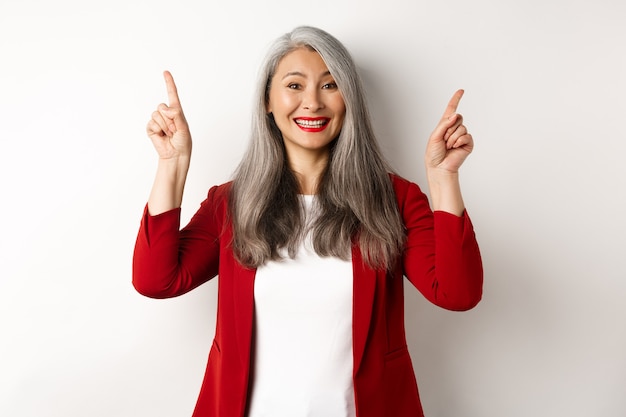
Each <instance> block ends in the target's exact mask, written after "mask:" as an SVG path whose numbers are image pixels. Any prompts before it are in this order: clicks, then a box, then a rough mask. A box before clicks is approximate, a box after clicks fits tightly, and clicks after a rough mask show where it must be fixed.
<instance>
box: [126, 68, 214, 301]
mask: <svg viewBox="0 0 626 417" xmlns="http://www.w3.org/2000/svg"><path fill="white" fill-rule="evenodd" d="M164 77H165V84H166V86H167V93H168V99H169V105H166V104H160V105H159V106H158V107H157V110H156V111H155V112H154V113H152V118H151V119H150V121H149V122H148V126H147V128H146V130H147V133H148V136H149V137H150V139H151V140H152V143H153V145H154V147H155V149H156V151H157V153H158V155H159V162H158V167H157V172H156V176H155V180H154V184H153V187H152V191H151V193H150V197H149V199H148V204H147V206H146V209H145V211H144V216H143V219H142V222H141V227H140V229H139V233H138V235H137V241H136V244H135V251H134V256H133V285H134V286H135V288H136V289H137V291H139V292H140V293H141V294H144V295H146V296H149V297H155V298H165V297H174V296H177V295H180V294H183V293H185V292H187V291H190V290H191V289H193V288H195V287H197V286H198V285H200V284H202V283H203V282H205V281H206V280H208V279H210V278H212V277H213V276H215V274H216V273H217V265H218V254H219V244H218V240H217V235H218V234H217V233H216V232H215V230H216V228H217V226H216V221H215V219H216V217H215V216H213V215H212V213H214V210H215V207H214V205H213V198H212V196H213V191H211V192H209V197H208V198H207V200H206V201H205V202H204V203H203V204H202V207H201V208H200V210H199V211H198V213H196V215H195V216H194V218H193V219H192V221H191V222H190V223H189V225H188V226H187V227H185V229H183V230H182V231H179V228H180V205H181V202H182V197H183V189H184V187H185V180H186V178H187V171H188V169H189V161H190V158H191V134H190V133H189V126H188V125H187V121H186V120H185V116H184V114H183V111H182V107H181V105H180V100H179V98H178V92H177V89H176V84H175V83H174V79H173V78H172V75H171V74H170V73H169V72H167V71H166V72H165V73H164Z"/></svg>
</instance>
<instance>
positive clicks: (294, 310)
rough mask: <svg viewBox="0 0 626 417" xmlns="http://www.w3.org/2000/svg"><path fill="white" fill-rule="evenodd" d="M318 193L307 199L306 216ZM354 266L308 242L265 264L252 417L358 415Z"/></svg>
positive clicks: (260, 277)
mask: <svg viewBox="0 0 626 417" xmlns="http://www.w3.org/2000/svg"><path fill="white" fill-rule="evenodd" d="M313 197H314V196H302V198H303V201H304V206H305V209H306V213H307V217H308V218H309V221H310V217H311V216H313V215H314V211H315V210H314V205H313V201H314V198H313ZM352 282H353V274H352V263H351V262H350V261H344V260H341V259H338V258H332V257H320V256H318V255H317V254H316V253H315V251H314V250H313V248H312V245H311V242H310V239H309V238H308V237H307V238H306V239H304V242H303V244H302V245H301V247H300V249H299V251H298V253H297V255H296V257H295V259H290V258H289V257H285V259H283V260H281V261H273V262H268V263H267V264H266V265H264V266H262V267H259V268H258V269H257V272H256V278H255V284H254V300H255V341H254V342H255V343H254V348H253V365H252V373H251V378H252V379H251V380H252V389H251V395H250V407H249V414H248V416H249V417H354V416H355V410H354V386H353V381H352V368H353V357H352Z"/></svg>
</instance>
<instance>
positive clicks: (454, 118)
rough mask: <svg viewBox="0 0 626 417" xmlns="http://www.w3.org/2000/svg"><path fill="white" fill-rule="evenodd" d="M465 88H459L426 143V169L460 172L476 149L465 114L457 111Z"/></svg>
mask: <svg viewBox="0 0 626 417" xmlns="http://www.w3.org/2000/svg"><path fill="white" fill-rule="evenodd" d="M463 93H464V91H463V90H458V91H457V92H456V93H454V95H453V96H452V98H451V99H450V102H449V103H448V106H447V107H446V110H445V112H444V113H443V116H442V117H441V120H440V121H439V124H438V125H437V127H436V128H435V130H434V131H433V133H432V134H431V135H430V139H428V144H427V145H426V155H425V162H426V169H428V170H430V169H437V170H442V171H445V172H448V173H458V171H459V168H460V167H461V165H462V164H463V161H465V158H467V156H468V155H469V154H470V153H471V152H472V150H473V149H474V139H473V138H472V135H470V134H469V133H468V132H467V128H466V127H465V125H464V124H463V116H461V115H460V114H458V113H457V112H456V109H457V107H458V106H459V102H460V101H461V97H463Z"/></svg>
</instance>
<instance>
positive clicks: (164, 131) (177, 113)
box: [146, 71, 191, 159]
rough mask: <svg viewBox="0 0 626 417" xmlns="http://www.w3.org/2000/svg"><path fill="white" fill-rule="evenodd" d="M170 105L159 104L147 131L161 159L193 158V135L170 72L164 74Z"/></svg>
mask: <svg viewBox="0 0 626 417" xmlns="http://www.w3.org/2000/svg"><path fill="white" fill-rule="evenodd" d="M163 76H164V77H165V85H166V87H167V96H168V100H169V105H168V104H165V103H161V104H159V106H158V107H157V109H156V111H154V113H152V118H151V119H150V121H149V122H148V126H147V127H146V131H147V133H148V136H149V137H150V140H152V144H153V145H154V148H155V149H156V151H157V153H158V154H159V158H161V159H173V158H178V157H185V158H189V157H190V156H191V134H190V133H189V126H188V124H187V120H186V119H185V115H184V114H183V109H182V107H181V105H180V99H179V98H178V90H177V89H176V84H175V83H174V78H173V77H172V74H170V72H169V71H165V72H164V73H163Z"/></svg>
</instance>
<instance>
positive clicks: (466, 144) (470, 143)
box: [450, 133, 474, 152]
mask: <svg viewBox="0 0 626 417" xmlns="http://www.w3.org/2000/svg"><path fill="white" fill-rule="evenodd" d="M458 148H464V149H466V150H467V151H468V152H472V149H473V148H474V138H473V137H472V135H471V134H469V133H466V134H465V135H463V136H460V137H459V138H457V139H456V140H455V141H454V143H453V144H452V147H451V148H450V149H458Z"/></svg>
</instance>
